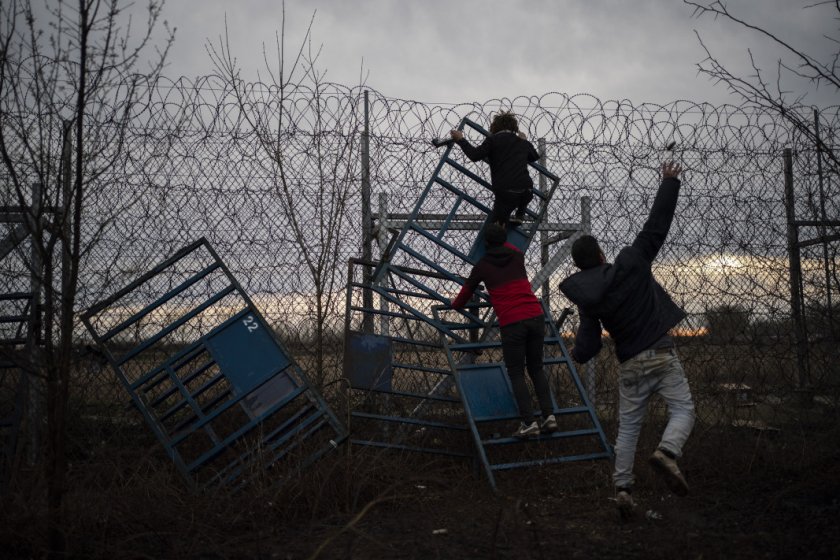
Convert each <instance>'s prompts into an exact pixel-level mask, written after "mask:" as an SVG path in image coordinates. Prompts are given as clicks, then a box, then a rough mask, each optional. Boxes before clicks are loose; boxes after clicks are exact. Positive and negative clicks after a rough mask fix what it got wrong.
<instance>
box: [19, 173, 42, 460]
mask: <svg viewBox="0 0 840 560" xmlns="http://www.w3.org/2000/svg"><path fill="white" fill-rule="evenodd" d="M42 192H43V185H42V184H41V183H32V203H31V206H30V209H29V212H30V215H28V216H27V217H26V222H27V226H28V227H29V239H30V243H31V244H32V247H31V250H30V259H31V261H30V267H31V268H30V271H29V274H30V276H29V291H30V292H31V294H32V300H31V303H30V304H29V321H28V324H27V329H28V332H27V333H26V353H27V356H28V363H27V371H26V372H25V375H26V376H27V380H26V387H25V389H24V390H25V391H26V393H27V394H26V396H25V398H26V419H27V430H28V435H29V442H28V443H29V450H28V454H27V462H28V464H29V465H34V464H36V463H37V462H38V461H39V457H40V454H41V417H42V415H43V406H42V404H43V401H42V398H41V397H42V395H44V394H45V392H44V389H43V387H42V381H41V377H40V374H42V373H43V372H42V371H41V366H42V365H43V364H42V362H41V358H42V356H41V353H40V352H39V351H38V344H39V342H40V341H41V330H42V329H43V321H42V313H43V309H42V298H41V293H42V292H43V286H44V262H43V259H42V258H41V252H40V247H42V246H43V232H44V229H43V223H44V222H43V219H44V218H43V216H42V214H41V213H42V212H43V204H42V202H43V194H42Z"/></svg>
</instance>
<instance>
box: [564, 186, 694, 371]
mask: <svg viewBox="0 0 840 560" xmlns="http://www.w3.org/2000/svg"><path fill="white" fill-rule="evenodd" d="M679 190H680V181H679V179H676V178H668V179H665V180H663V181H662V183H661V184H660V185H659V190H658V191H657V193H656V198H655V199H654V201H653V206H652V207H651V210H650V215H649V216H648V219H647V222H645V225H644V226H643V228H642V231H641V232H640V233H639V234H638V235H637V236H636V239H635V240H634V241H633V244H632V245H630V246H627V247H624V248H623V249H622V250H621V251H620V252H619V253H618V256H617V257H616V259H615V262H614V263H612V264H610V263H604V264H601V265H598V266H595V267H592V268H588V269H586V270H581V271H580V272H577V273H575V274H572V275H571V276H569V277H568V278H566V279H565V280H564V281H563V282H561V283H560V291H561V292H563V294H565V295H566V297H567V298H569V300H570V301H571V302H572V303H574V304H575V305H577V306H578V310H579V314H580V326H579V328H578V332H577V335H576V336H575V346H574V348H573V349H572V352H571V354H572V358H574V359H575V361H577V362H581V363H583V362H587V361H589V360H590V359H591V358H592V357H594V356H595V355H596V354H597V353H598V352H599V351H600V350H601V327H602V325H603V328H604V329H606V331H607V332H608V333H609V335H610V337H612V339H613V340H614V341H615V353H616V357H617V358H618V361H619V362H624V361H626V360H628V359H630V358H632V357H633V356H635V355H636V354H638V353H639V352H641V351H643V350H647V349H648V348H651V347H652V346H653V345H654V344H655V343H656V342H657V341H658V340H659V339H660V338H662V337H663V336H665V335H666V334H667V333H668V331H669V330H670V329H672V328H673V327H674V326H676V325H677V323H679V322H680V321H681V320H682V319H683V318H684V317H685V312H684V311H683V310H682V309H680V308H679V307H678V306H677V304H675V303H674V301H673V300H672V299H671V297H670V296H669V295H668V294H667V293H666V292H665V290H664V289H663V288H662V286H661V285H659V282H657V281H656V280H655V279H654V277H653V274H652V273H651V264H652V263H653V260H654V258H656V255H657V254H658V253H659V250H660V249H661V248H662V245H663V243H664V242H665V238H666V237H667V235H668V231H669V230H670V228H671V222H672V221H673V218H674V210H675V209H676V206H677V197H678V196H679Z"/></svg>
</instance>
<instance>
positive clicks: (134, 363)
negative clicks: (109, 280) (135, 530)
mask: <svg viewBox="0 0 840 560" xmlns="http://www.w3.org/2000/svg"><path fill="white" fill-rule="evenodd" d="M82 321H83V322H84V324H85V326H86V327H87V329H88V331H89V332H90V333H91V335H92V336H93V338H94V340H95V341H96V343H97V344H98V345H99V347H100V348H102V350H103V352H104V353H105V355H106V356H107V358H108V361H109V362H110V364H111V367H112V368H113V369H114V371H115V373H116V374H117V377H118V378H119V379H120V380H121V381H122V383H123V385H124V386H125V388H126V390H127V391H128V392H129V394H130V395H131V398H132V401H133V402H134V404H135V405H136V406H137V408H138V409H139V410H140V411H141V412H142V414H143V416H144V418H145V420H146V422H147V423H148V425H149V426H150V427H151V428H152V430H153V431H154V433H155V435H156V436H157V438H158V440H159V441H160V443H161V444H162V445H163V446H164V448H165V450H166V452H167V454H168V455H169V456H170V457H171V458H172V459H173V461H174V462H175V464H176V465H177V467H178V469H179V470H180V471H181V473H182V474H183V475H184V476H185V477H186V478H187V479H188V480H190V481H191V482H193V483H195V484H197V485H199V486H212V485H218V484H237V485H238V484H244V483H246V482H247V481H248V480H250V479H251V478H252V477H257V476H265V477H267V478H269V479H270V480H271V481H272V482H278V483H279V482H282V481H283V480H285V479H287V478H294V476H295V473H296V472H298V471H299V470H300V469H301V468H305V467H306V466H308V465H310V464H311V463H312V462H313V461H315V460H317V459H318V458H320V457H321V456H322V455H324V454H325V453H327V452H328V451H330V450H331V449H334V448H335V447H337V446H338V444H339V443H341V442H342V441H343V440H344V439H346V437H347V436H346V430H345V428H344V427H343V426H342V424H341V423H340V422H339V421H338V419H337V418H336V417H335V415H334V414H333V412H332V411H331V410H330V408H329V407H328V406H327V404H326V402H325V401H324V399H323V398H322V397H321V395H320V394H318V392H317V391H316V390H315V389H314V388H312V387H311V386H310V384H309V382H308V380H307V378H306V376H305V375H304V373H303V371H302V370H301V368H300V367H299V366H298V364H297V363H296V362H295V361H294V360H293V359H292V358H291V356H290V355H289V353H288V352H287V351H286V350H285V349H284V348H283V346H282V345H281V344H280V342H279V341H278V340H277V337H276V335H275V334H274V332H273V330H272V329H271V327H270V326H269V325H268V324H267V323H266V321H265V319H264V318H263V316H262V315H261V314H260V312H259V311H258V309H257V308H256V306H255V305H254V303H253V302H252V301H251V299H250V297H249V296H248V295H247V294H246V293H245V291H244V290H243V289H242V287H241V286H240V285H239V283H238V282H237V281H236V279H235V278H234V277H233V276H232V275H231V273H230V271H229V270H228V269H227V267H226V266H225V265H224V263H222V261H221V259H219V257H218V255H217V254H216V252H215V251H214V250H213V248H212V247H211V246H210V244H209V243H208V242H207V241H206V240H205V239H203V238H202V239H200V240H198V241H196V242H195V243H193V244H191V245H189V246H188V247H185V248H183V249H181V250H180V251H178V252H177V253H176V254H175V255H173V256H172V257H170V258H169V259H167V260H166V261H165V262H163V263H161V264H159V265H158V266H156V267H155V268H154V269H152V270H151V271H150V272H148V273H147V274H145V275H144V276H142V277H141V278H139V279H138V280H136V281H135V282H133V283H131V284H130V285H128V286H126V287H125V288H123V289H122V290H120V291H119V292H117V293H116V294H115V295H114V296H112V297H111V298H108V299H107V300H105V301H103V302H101V303H98V304H96V305H94V306H93V307H91V309H89V310H88V311H87V312H86V313H85V314H84V315H83V316H82Z"/></svg>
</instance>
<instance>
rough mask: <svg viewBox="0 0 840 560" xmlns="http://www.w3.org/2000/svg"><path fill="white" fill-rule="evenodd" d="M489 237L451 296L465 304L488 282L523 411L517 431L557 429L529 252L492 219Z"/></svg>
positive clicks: (542, 321) (529, 433) (536, 432)
mask: <svg viewBox="0 0 840 560" xmlns="http://www.w3.org/2000/svg"><path fill="white" fill-rule="evenodd" d="M484 240H485V243H486V245H487V251H486V253H485V254H484V256H483V257H481V259H480V260H479V261H478V263H476V265H475V266H474V267H473V269H472V272H470V275H469V277H468V278H467V280H466V281H465V282H464V285H463V286H462V287H461V291H460V292H459V293H458V295H457V297H456V298H455V299H454V300H453V301H452V308H453V309H461V308H462V307H464V305H465V304H466V303H467V301H469V299H470V297H472V295H473V293H474V292H475V289H476V288H477V287H478V285H479V283H481V282H484V285H485V286H486V287H487V292H488V293H489V295H490V303H491V305H492V306H493V310H494V311H495V312H496V317H497V318H498V320H499V332H500V334H501V339H502V355H503V357H504V361H505V369H507V373H508V376H509V377H510V383H511V385H512V386H513V395H514V397H515V398H516V405H517V407H518V408H519V415H520V417H521V423H520V425H519V429H517V430H516V432H514V434H513V437H518V438H527V437H534V436H537V435H539V434H540V433H541V432H542V433H550V432H554V431H555V430H557V419H556V418H555V417H554V407H553V404H552V401H551V391H550V389H549V388H548V380H547V379H546V377H545V373H544V372H543V341H544V338H545V316H544V315H543V310H542V305H540V301H539V300H538V299H537V296H535V295H534V292H533V290H531V284H530V282H528V276H527V273H526V272H525V258H524V256H523V255H522V252H521V251H519V249H517V248H516V247H515V246H513V245H511V244H510V243H506V241H507V232H506V231H505V228H503V227H502V226H501V225H499V224H496V223H490V224H487V227H486V228H485V231H484ZM526 364H527V367H528V375H529V376H530V377H531V381H532V382H533V384H534V390H535V392H536V393H537V400H538V401H539V403H540V410H541V411H542V423H541V424H539V425H538V424H537V422H536V421H535V420H534V412H533V407H532V401H531V394H530V393H529V391H528V385H527V384H526V383H525V366H526Z"/></svg>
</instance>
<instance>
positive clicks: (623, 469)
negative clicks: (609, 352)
mask: <svg viewBox="0 0 840 560" xmlns="http://www.w3.org/2000/svg"><path fill="white" fill-rule="evenodd" d="M618 377H619V384H618V393H619V397H620V401H619V410H618V437H617V438H616V440H615V472H614V473H613V483H614V484H615V486H616V487H617V488H626V487H631V486H633V481H634V479H633V461H634V460H635V456H636V443H637V442H638V440H639V432H640V431H641V429H642V421H643V420H644V417H645V412H647V405H648V401H649V400H650V398H651V397H652V396H653V395H657V394H658V395H660V396H661V397H662V398H663V399H664V400H665V404H666V405H667V406H668V424H667V425H666V426H665V431H664V432H663V433H662V439H661V440H660V442H659V446H658V447H659V448H660V449H664V450H666V451H669V452H670V453H672V454H673V455H674V456H675V457H679V456H680V455H682V448H683V445H684V444H685V442H686V440H687V439H688V435H689V434H690V433H691V429H692V428H693V427H694V401H693V400H692V398H691V391H690V390H689V388H688V380H687V379H686V378H685V372H684V371H683V367H682V364H681V363H680V360H679V358H678V357H677V352H676V350H674V349H667V350H658V351H657V350H645V351H644V352H640V353H639V354H637V355H635V356H633V357H632V358H630V359H629V360H627V361H626V362H624V363H622V364H621V365H620V366H619V371H618Z"/></svg>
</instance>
